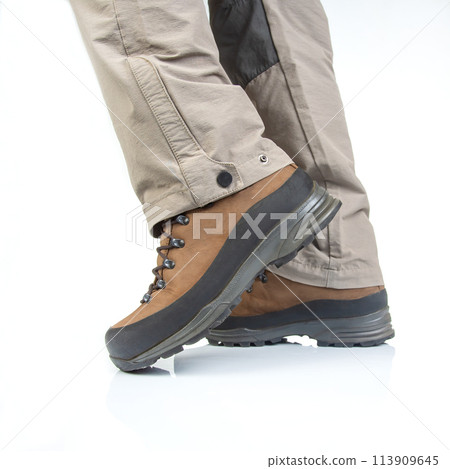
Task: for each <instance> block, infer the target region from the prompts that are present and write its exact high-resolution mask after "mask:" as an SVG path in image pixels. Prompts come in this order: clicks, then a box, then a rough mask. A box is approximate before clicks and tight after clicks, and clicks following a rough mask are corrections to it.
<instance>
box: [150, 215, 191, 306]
mask: <svg viewBox="0 0 450 469" xmlns="http://www.w3.org/2000/svg"><path fill="white" fill-rule="evenodd" d="M171 223H172V224H177V223H178V224H180V225H188V224H189V218H188V217H187V216H185V215H178V216H177V217H176V218H175V219H173V220H171ZM163 235H166V236H167V238H168V239H169V243H168V244H165V245H164V246H159V247H157V248H156V252H157V253H158V256H160V257H161V258H162V260H163V261H162V264H160V265H158V266H156V267H155V268H154V269H152V272H153V274H154V276H155V281H154V282H152V283H151V284H150V285H149V287H148V291H147V293H146V294H145V295H144V296H143V297H142V300H141V303H148V302H149V301H150V300H151V299H152V293H153V292H154V291H155V290H162V289H163V288H165V286H166V282H165V281H164V279H163V277H162V275H161V274H162V272H163V270H164V269H170V270H171V269H174V268H175V262H174V261H172V260H170V259H169V257H168V253H169V251H170V250H171V249H180V248H183V247H184V246H185V242H184V240H183V239H179V238H174V237H173V236H172V234H168V233H163Z"/></svg>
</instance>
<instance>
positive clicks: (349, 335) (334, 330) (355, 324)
mask: <svg viewBox="0 0 450 469" xmlns="http://www.w3.org/2000/svg"><path fill="white" fill-rule="evenodd" d="M394 335H395V332H394V329H393V328H392V324H391V315H390V314H389V308H387V307H386V308H385V309H383V310H381V311H377V312H376V313H372V314H368V315H366V316H361V317H357V318H340V319H333V320H330V321H323V323H321V324H320V325H318V326H317V330H316V331H314V332H312V333H310V334H309V336H310V337H311V338H312V339H316V340H317V345H318V346H319V347H329V346H334V347H353V346H361V347H371V346H373V345H378V344H382V343H383V342H385V341H386V340H388V339H392V338H393V337H394Z"/></svg>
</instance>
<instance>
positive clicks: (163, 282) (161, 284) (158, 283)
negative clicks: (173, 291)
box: [156, 280, 166, 290]
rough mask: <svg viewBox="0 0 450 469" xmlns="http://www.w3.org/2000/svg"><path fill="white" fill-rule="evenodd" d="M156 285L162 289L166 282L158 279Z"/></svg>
mask: <svg viewBox="0 0 450 469" xmlns="http://www.w3.org/2000/svg"><path fill="white" fill-rule="evenodd" d="M156 287H157V288H159V289H161V290H162V289H163V288H165V287H166V282H165V281H164V280H158V281H157V282H156Z"/></svg>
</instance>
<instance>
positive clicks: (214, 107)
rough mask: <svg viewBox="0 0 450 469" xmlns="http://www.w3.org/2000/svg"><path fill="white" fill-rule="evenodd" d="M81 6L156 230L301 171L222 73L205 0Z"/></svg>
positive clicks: (76, 3) (82, 22)
mask: <svg viewBox="0 0 450 469" xmlns="http://www.w3.org/2000/svg"><path fill="white" fill-rule="evenodd" d="M71 3H72V7H73V10H74V12H75V15H76V17H77V21H78V24H79V26H80V30H81V33H82V36H83V39H84V41H85V44H86V46H87V49H88V52H89V55H90V57H91V60H92V62H93V65H94V68H95V70H96V73H97V76H98V79H99V82H100V86H101V88H102V92H103V96H104V99H105V101H106V104H107V106H108V108H109V110H110V113H111V117H112V120H113V123H114V126H115V129H116V132H117V135H118V138H119V140H120V143H121V146H122V148H123V151H124V154H125V158H126V161H127V165H128V169H129V173H130V178H131V182H132V185H133V187H134V189H135V191H136V194H137V196H138V198H139V200H140V201H141V203H143V204H144V203H149V204H151V207H152V208H151V209H150V210H147V217H148V220H149V225H150V228H151V227H152V226H154V225H155V224H156V223H157V222H159V221H161V220H163V219H165V218H167V217H169V216H173V215H176V214H179V213H181V212H183V211H186V210H190V209H193V208H195V207H198V206H203V205H206V204H208V203H210V202H212V201H214V200H216V199H220V198H223V197H225V196H227V195H229V194H230V193H233V192H236V191H239V190H241V189H243V188H245V187H247V186H249V185H251V184H253V183H255V182H257V181H258V180H260V179H263V178H264V177H267V176H268V175H270V174H272V173H274V172H275V171H277V170H279V169H280V168H282V167H284V166H286V165H287V164H290V163H291V160H290V159H289V157H288V156H287V155H286V153H285V152H284V151H283V150H281V149H280V148H279V147H278V146H277V145H276V144H275V143H274V142H273V141H272V140H270V139H267V138H265V137H263V136H262V134H263V131H264V125H263V123H262V120H261V118H260V116H259V115H258V113H257V111H256V110H255V108H254V106H253V104H252V103H251V101H250V99H249V98H248V96H247V95H246V93H245V91H244V90H243V89H242V88H241V87H239V86H236V85H233V84H232V83H231V81H230V80H229V78H228V76H227V74H226V73H225V71H224V70H223V68H222V66H221V65H220V62H219V53H218V50H217V46H216V44H215V42H214V38H213V36H212V33H211V28H210V26H209V24H208V19H207V15H206V10H205V7H204V4H203V2H202V0H71ZM261 154H265V155H266V156H267V157H268V162H267V163H264V162H263V161H261V159H260V158H259V155H261ZM222 172H227V173H229V174H230V175H231V176H232V178H230V177H229V176H228V175H227V177H225V178H223V177H222V178H219V180H220V183H221V184H219V181H218V180H217V177H218V175H219V174H220V173H222ZM224 185H226V187H223V186H224Z"/></svg>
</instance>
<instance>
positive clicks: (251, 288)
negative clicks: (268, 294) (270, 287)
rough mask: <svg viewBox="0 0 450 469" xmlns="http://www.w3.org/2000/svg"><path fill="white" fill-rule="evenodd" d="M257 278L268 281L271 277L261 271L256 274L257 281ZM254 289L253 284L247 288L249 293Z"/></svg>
mask: <svg viewBox="0 0 450 469" xmlns="http://www.w3.org/2000/svg"><path fill="white" fill-rule="evenodd" d="M257 279H259V280H261V282H262V283H267V282H268V281H269V278H268V277H267V275H266V274H265V273H264V272H262V273H260V274H258V275H257V276H256V278H255V282H256V280H257ZM252 291H253V285H252V286H251V287H250V288H247V293H251V292H252Z"/></svg>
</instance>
